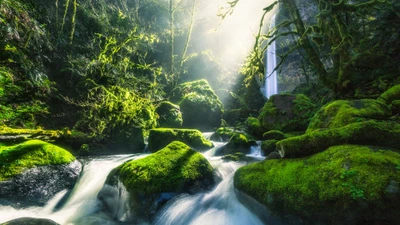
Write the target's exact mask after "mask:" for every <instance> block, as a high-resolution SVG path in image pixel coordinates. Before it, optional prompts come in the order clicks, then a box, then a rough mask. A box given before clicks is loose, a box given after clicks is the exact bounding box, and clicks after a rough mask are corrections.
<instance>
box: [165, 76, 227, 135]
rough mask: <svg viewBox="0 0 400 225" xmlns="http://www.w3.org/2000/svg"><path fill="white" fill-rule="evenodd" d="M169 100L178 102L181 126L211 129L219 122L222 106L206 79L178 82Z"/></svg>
mask: <svg viewBox="0 0 400 225" xmlns="http://www.w3.org/2000/svg"><path fill="white" fill-rule="evenodd" d="M171 101H172V102H174V103H176V104H179V107H180V109H181V112H182V117H183V127H186V128H196V129H200V130H212V129H213V128H215V127H218V126H219V125H220V124H221V119H222V114H223V111H224V107H223V105H222V103H221V101H220V100H219V98H218V96H217V95H216V94H215V93H214V91H213V90H212V89H211V87H210V85H209V84H208V82H207V81H206V80H198V81H193V82H187V83H183V84H180V85H179V86H178V87H177V88H176V89H175V91H174V92H173V94H172V98H171Z"/></svg>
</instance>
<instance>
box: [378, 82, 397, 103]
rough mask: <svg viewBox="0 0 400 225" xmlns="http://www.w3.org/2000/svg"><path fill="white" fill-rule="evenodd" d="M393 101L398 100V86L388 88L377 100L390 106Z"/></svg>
mask: <svg viewBox="0 0 400 225" xmlns="http://www.w3.org/2000/svg"><path fill="white" fill-rule="evenodd" d="M394 100H400V84H398V85H395V86H393V87H391V88H389V89H388V90H387V91H385V92H384V93H382V94H381V96H379V98H378V101H381V102H383V103H385V104H387V105H390V104H392V102H393V101H394Z"/></svg>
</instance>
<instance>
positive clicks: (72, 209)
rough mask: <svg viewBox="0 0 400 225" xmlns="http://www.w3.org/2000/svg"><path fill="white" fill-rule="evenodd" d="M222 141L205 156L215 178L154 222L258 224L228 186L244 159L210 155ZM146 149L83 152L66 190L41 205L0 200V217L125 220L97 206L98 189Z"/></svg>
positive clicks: (77, 223) (104, 224) (81, 224)
mask: <svg viewBox="0 0 400 225" xmlns="http://www.w3.org/2000/svg"><path fill="white" fill-rule="evenodd" d="M224 144H225V143H219V142H216V143H214V145H215V147H214V148H213V149H211V150H209V151H207V152H205V153H203V154H204V156H205V157H206V158H207V159H208V161H209V162H210V163H211V165H212V166H213V167H214V170H215V171H216V174H217V176H218V177H219V178H220V182H219V183H217V184H216V186H215V187H214V188H213V189H212V190H211V191H209V192H206V193H198V194H196V195H188V194H181V195H178V196H177V197H175V198H174V199H172V200H171V201H169V202H168V203H167V204H166V205H165V206H164V207H163V209H162V210H161V211H160V212H159V213H158V214H157V215H156V217H155V220H154V221H153V224H154V225H169V224H171V225H172V224H173V225H189V224H190V225H197V224H198V225H200V224H201V225H208V224H210V225H211V224H212V225H225V224H226V225H258V224H260V225H261V224H263V222H261V220H260V219H259V218H258V217H257V216H256V215H254V214H253V213H252V212H251V211H249V210H248V209H247V208H246V207H245V206H244V205H242V204H241V203H240V202H239V200H238V199H237V197H236V195H235V192H234V187H233V175H234V173H235V171H236V170H237V169H238V168H240V167H241V166H244V165H245V163H239V162H226V161H223V160H222V159H221V157H216V156H214V153H215V152H216V151H217V149H218V148H219V147H221V146H223V145H224ZM145 156H147V154H135V155H113V156H104V157H90V158H82V159H81V160H80V161H81V162H82V164H83V165H84V167H83V171H82V173H81V175H80V178H79V179H78V181H77V183H76V185H75V187H74V188H73V189H72V190H71V191H70V192H67V191H66V190H65V191H61V192H60V193H58V194H57V195H55V196H54V197H53V198H52V199H51V200H50V201H49V202H48V203H47V204H46V205H45V206H43V207H29V208H25V209H15V208H13V207H11V206H2V205H0V223H3V222H6V221H9V220H12V219H15V218H20V217H35V218H48V219H51V220H54V221H55V222H57V223H59V224H68V225H69V224H74V225H90V224H101V225H108V224H110V225H111V224H127V223H123V222H118V221H113V220H112V219H111V218H109V217H107V216H106V215H105V214H103V213H102V212H101V210H100V207H101V206H100V202H99V200H98V199H97V194H98V193H99V191H100V189H101V188H102V187H103V184H104V182H105V180H106V178H107V175H108V174H109V172H110V171H111V170H112V169H113V168H115V167H117V166H118V165H120V164H122V163H124V162H126V161H127V160H135V159H138V158H142V157H145ZM249 156H251V157H253V158H256V159H263V157H262V156H261V155H260V150H259V147H258V149H257V147H256V149H255V148H253V149H252V150H251V154H250V155H249Z"/></svg>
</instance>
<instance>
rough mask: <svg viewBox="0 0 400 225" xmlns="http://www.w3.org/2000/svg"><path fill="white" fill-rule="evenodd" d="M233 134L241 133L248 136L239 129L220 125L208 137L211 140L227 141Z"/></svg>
mask: <svg viewBox="0 0 400 225" xmlns="http://www.w3.org/2000/svg"><path fill="white" fill-rule="evenodd" d="M235 134H242V135H244V136H246V137H247V138H249V136H248V135H247V134H246V133H245V132H243V131H241V130H236V129H235V128H232V127H220V128H218V129H217V130H216V131H215V132H214V133H213V135H211V138H210V139H211V140H213V141H229V140H230V139H231V137H232V136H233V135H235Z"/></svg>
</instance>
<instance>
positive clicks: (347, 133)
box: [276, 120, 400, 158]
mask: <svg viewBox="0 0 400 225" xmlns="http://www.w3.org/2000/svg"><path fill="white" fill-rule="evenodd" d="M399 137H400V123H399V122H397V121H389V120H388V121H376V120H368V121H365V122H358V123H352V124H349V125H347V126H344V127H340V128H332V129H326V130H317V131H314V132H309V133H306V134H304V135H301V136H297V137H292V138H287V139H284V140H281V141H279V142H278V143H276V146H277V149H278V150H279V152H280V154H281V155H282V156H283V157H286V158H298V157H304V156H309V155H312V154H315V153H318V152H321V151H324V150H325V149H327V148H329V147H331V146H335V145H341V144H357V145H378V146H384V147H388V148H395V149H399V150H400V141H399Z"/></svg>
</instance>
